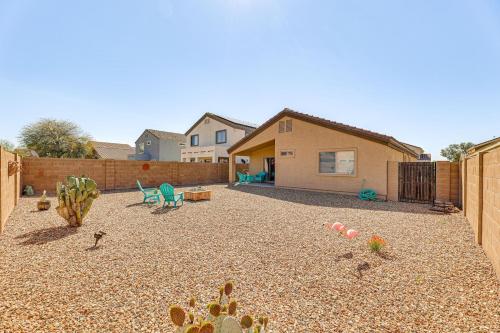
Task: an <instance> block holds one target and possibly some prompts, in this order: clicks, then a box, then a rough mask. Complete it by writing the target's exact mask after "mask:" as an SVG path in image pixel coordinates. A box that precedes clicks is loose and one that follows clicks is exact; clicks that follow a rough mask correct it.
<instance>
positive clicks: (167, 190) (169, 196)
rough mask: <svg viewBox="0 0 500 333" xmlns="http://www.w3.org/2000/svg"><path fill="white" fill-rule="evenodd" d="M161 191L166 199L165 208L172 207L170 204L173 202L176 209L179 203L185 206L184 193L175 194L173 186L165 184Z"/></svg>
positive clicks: (161, 186) (162, 185)
mask: <svg viewBox="0 0 500 333" xmlns="http://www.w3.org/2000/svg"><path fill="white" fill-rule="evenodd" d="M160 191H161V194H162V195H163V198H164V199H165V202H164V203H163V207H165V205H167V206H170V203H171V202H173V203H174V208H176V207H177V202H179V201H180V202H181V203H182V205H184V193H183V192H180V193H177V194H175V192H174V187H173V186H172V185H170V184H167V183H163V184H161V185H160Z"/></svg>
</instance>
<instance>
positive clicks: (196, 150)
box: [181, 112, 257, 163]
mask: <svg viewBox="0 0 500 333" xmlns="http://www.w3.org/2000/svg"><path fill="white" fill-rule="evenodd" d="M256 127H257V125H255V124H250V123H247V122H243V121H240V120H236V119H231V118H228V117H225V116H220V115H216V114H213V113H209V112H207V113H205V114H204V115H203V116H202V117H201V118H200V119H199V120H198V121H197V122H196V123H194V125H193V126H191V128H190V129H189V130H188V131H187V132H186V134H185V135H186V138H187V142H186V147H185V148H183V149H182V150H181V161H182V162H205V163H227V162H229V155H228V153H227V149H228V148H229V147H231V146H232V145H233V144H235V143H236V142H237V141H239V140H240V139H242V138H244V137H245V136H247V135H248V134H250V133H252V132H253V131H254V130H255V128H256ZM236 162H237V163H245V162H248V158H246V157H237V161H236Z"/></svg>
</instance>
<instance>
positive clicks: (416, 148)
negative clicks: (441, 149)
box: [399, 141, 424, 155]
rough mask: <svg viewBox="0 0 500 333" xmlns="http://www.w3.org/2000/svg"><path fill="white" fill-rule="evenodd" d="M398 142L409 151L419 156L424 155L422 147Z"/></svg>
mask: <svg viewBox="0 0 500 333" xmlns="http://www.w3.org/2000/svg"><path fill="white" fill-rule="evenodd" d="M399 142H401V143H402V144H404V145H405V146H407V147H408V148H410V149H411V150H413V151H414V152H415V153H417V154H419V155H420V154H423V153H424V149H423V148H422V147H419V146H415V145H411V144H409V143H406V142H402V141H399Z"/></svg>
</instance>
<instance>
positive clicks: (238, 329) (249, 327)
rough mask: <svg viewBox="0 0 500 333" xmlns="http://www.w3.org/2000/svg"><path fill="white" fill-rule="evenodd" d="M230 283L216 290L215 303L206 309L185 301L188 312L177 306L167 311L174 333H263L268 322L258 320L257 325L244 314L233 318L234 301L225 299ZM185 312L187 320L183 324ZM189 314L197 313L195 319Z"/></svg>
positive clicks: (193, 300)
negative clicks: (174, 328)
mask: <svg viewBox="0 0 500 333" xmlns="http://www.w3.org/2000/svg"><path fill="white" fill-rule="evenodd" d="M233 290H234V284H233V283H232V282H227V283H226V284H224V285H223V286H221V287H220V288H219V295H218V296H219V297H218V300H216V301H212V302H210V303H209V304H208V305H207V306H206V308H201V309H200V308H197V307H196V300H195V298H194V297H193V298H191V299H190V300H189V302H188V305H189V310H185V309H183V308H182V307H180V306H178V305H173V306H171V307H170V308H169V313H170V319H171V320H172V323H173V324H174V325H175V326H176V327H177V329H176V331H175V332H176V333H265V332H267V326H268V323H269V319H268V318H267V317H259V319H258V322H257V321H255V320H254V319H253V318H252V317H251V316H249V315H244V316H243V317H241V320H239V321H238V320H237V319H236V309H237V306H238V302H237V301H236V300H234V299H230V298H229V297H230V296H231V294H232V293H233ZM186 313H187V316H188V320H187V321H186ZM193 313H197V314H199V315H198V316H197V318H196V319H195V316H194V314H193Z"/></svg>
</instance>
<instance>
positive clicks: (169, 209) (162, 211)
mask: <svg viewBox="0 0 500 333" xmlns="http://www.w3.org/2000/svg"><path fill="white" fill-rule="evenodd" d="M181 207H182V206H181ZM181 207H176V208H174V207H161V206H160V207H158V208H156V209H155V210H153V211H152V212H151V214H154V215H162V214H168V213H170V212H173V211H175V210H177V209H179V208H181Z"/></svg>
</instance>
